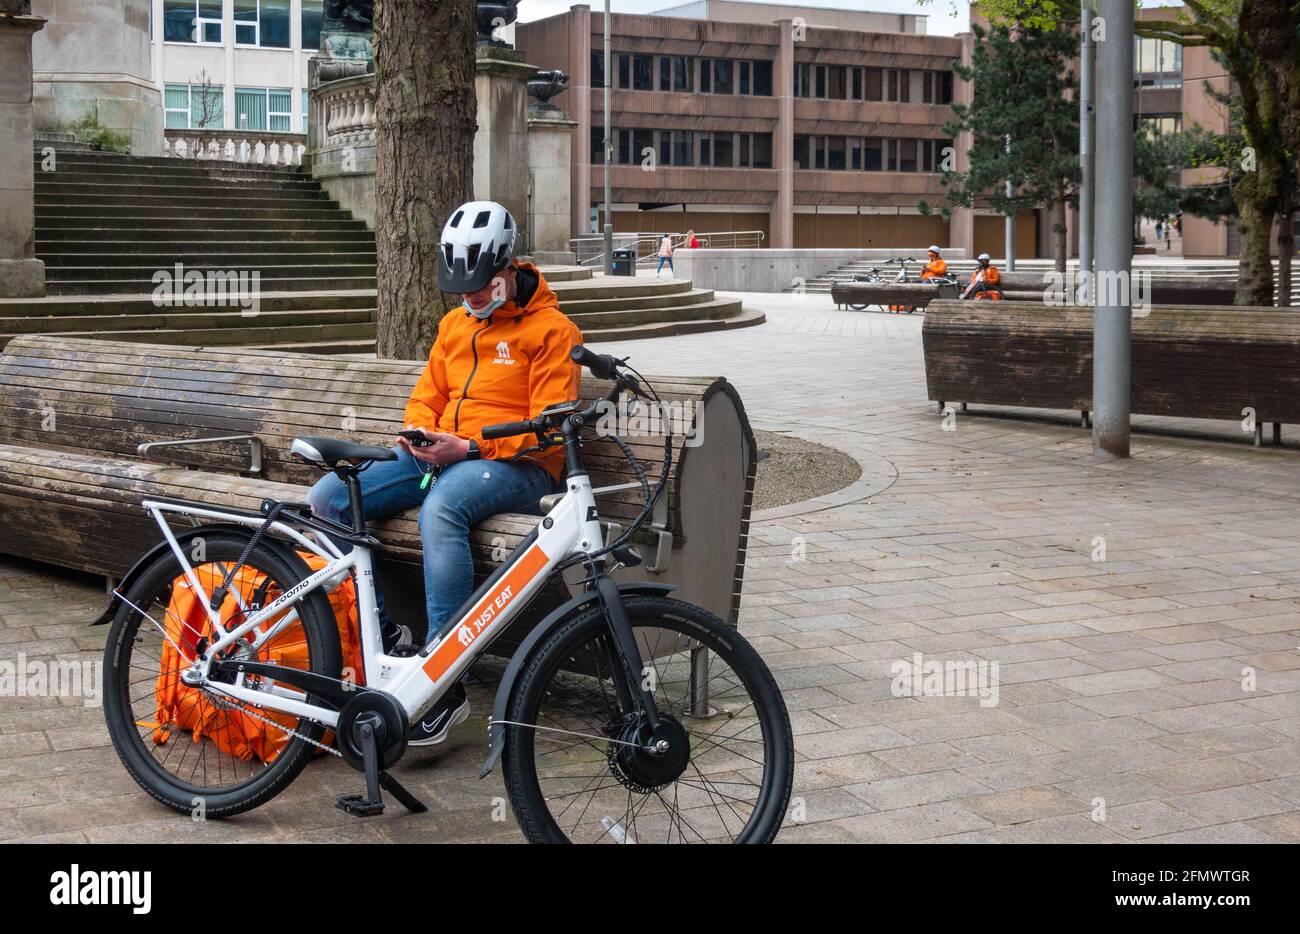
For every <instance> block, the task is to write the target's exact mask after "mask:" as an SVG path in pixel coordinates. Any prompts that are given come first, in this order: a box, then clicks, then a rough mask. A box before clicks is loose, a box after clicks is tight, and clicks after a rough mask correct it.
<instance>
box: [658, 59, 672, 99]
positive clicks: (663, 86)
mask: <svg viewBox="0 0 1300 934" xmlns="http://www.w3.org/2000/svg"><path fill="white" fill-rule="evenodd" d="M672 89H673V60H672V59H671V58H669V57H668V56H667V55H660V56H659V90H661V91H671V90H672Z"/></svg>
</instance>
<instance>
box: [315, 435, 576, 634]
mask: <svg viewBox="0 0 1300 934" xmlns="http://www.w3.org/2000/svg"><path fill="white" fill-rule="evenodd" d="M394 450H396V451H397V460H395V461H377V462H375V463H373V464H371V465H370V467H368V468H367V469H366V470H364V471H362V473H361V503H362V507H363V508H364V510H365V513H366V518H367V519H383V518H386V517H387V516H391V515H394V514H396V513H399V512H404V511H405V510H407V509H414V508H415V507H416V506H419V507H420V542H421V544H422V545H423V547H424V601H425V611H426V612H427V614H428V617H429V631H428V637H427V640H426V641H428V642H432V641H433V640H434V639H435V638H436V637H437V635H438V632H439V630H441V628H442V626H443V624H444V623H446V622H447V620H448V619H449V618H450V616H451V615H452V614H453V613H455V612H456V610H458V609H459V608H460V606H461V604H462V603H464V602H465V601H466V600H467V599H469V595H470V594H471V593H473V592H474V559H473V556H472V554H471V552H470V547H469V531H470V528H471V527H473V526H474V525H475V524H477V523H479V522H482V521H483V520H484V519H486V518H487V517H488V516H491V515H493V514H495V513H498V512H528V513H533V514H539V512H540V510H539V507H538V500H540V499H541V498H542V497H543V496H545V495H546V494H547V493H550V492H551V491H552V489H553V487H554V482H553V481H552V479H551V475H550V474H548V473H547V472H546V471H545V470H544V469H542V468H541V467H539V466H538V465H537V464H534V463H532V462H529V461H515V462H511V461H497V460H476V461H461V462H460V463H457V464H451V465H450V466H448V467H445V468H443V471H442V474H441V475H440V476H439V477H438V479H437V480H436V481H435V482H433V483H431V484H430V485H429V487H428V489H424V490H422V489H420V481H421V480H423V479H424V473H425V465H423V464H421V463H420V462H419V461H417V460H416V459H415V458H413V457H411V455H409V454H407V453H406V452H405V451H403V450H401V449H400V448H395V449H394ZM307 499H308V501H309V502H310V503H311V508H312V512H314V513H316V514H317V515H319V516H325V517H326V518H329V519H333V520H334V521H336V522H342V523H343V524H344V525H350V524H351V513H350V512H349V508H348V490H347V487H346V486H344V484H343V481H342V480H340V479H339V478H338V477H336V476H335V475H334V474H326V475H325V476H324V477H322V478H321V479H320V480H319V481H317V483H316V485H315V486H313V487H312V488H311V492H310V493H308V494H307ZM375 594H376V597H378V600H379V613H380V620H381V621H383V622H384V624H385V628H387V620H386V617H385V615H384V603H383V596H382V595H381V594H380V593H379V587H378V585H376V587H375Z"/></svg>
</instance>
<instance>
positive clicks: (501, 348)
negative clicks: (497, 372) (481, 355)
mask: <svg viewBox="0 0 1300 934" xmlns="http://www.w3.org/2000/svg"><path fill="white" fill-rule="evenodd" d="M492 362H493V363H499V364H502V365H503V366H514V365H515V359H514V357H512V356H510V345H509V344H507V343H506V342H505V341H497V358H496V359H495V360H493V361H492Z"/></svg>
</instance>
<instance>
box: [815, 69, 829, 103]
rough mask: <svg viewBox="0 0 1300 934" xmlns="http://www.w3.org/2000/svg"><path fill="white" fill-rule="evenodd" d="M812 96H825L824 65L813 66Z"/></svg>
mask: <svg viewBox="0 0 1300 934" xmlns="http://www.w3.org/2000/svg"><path fill="white" fill-rule="evenodd" d="M813 85H814V87H813V96H814V97H818V98H822V97H825V96H826V66H825V65H814V66H813Z"/></svg>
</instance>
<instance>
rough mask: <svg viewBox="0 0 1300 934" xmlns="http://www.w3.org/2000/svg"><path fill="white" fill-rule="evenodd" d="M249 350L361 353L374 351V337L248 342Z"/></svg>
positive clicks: (366, 353)
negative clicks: (265, 342) (264, 342)
mask: <svg viewBox="0 0 1300 934" xmlns="http://www.w3.org/2000/svg"><path fill="white" fill-rule="evenodd" d="M248 349H249V350H279V351H282V352H285V353H319V354H362V355H371V356H373V355H374V353H375V341H374V339H370V340H365V339H354V340H340V341H305V342H293V341H290V342H289V343H285V344H279V343H276V344H249V345H248Z"/></svg>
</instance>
